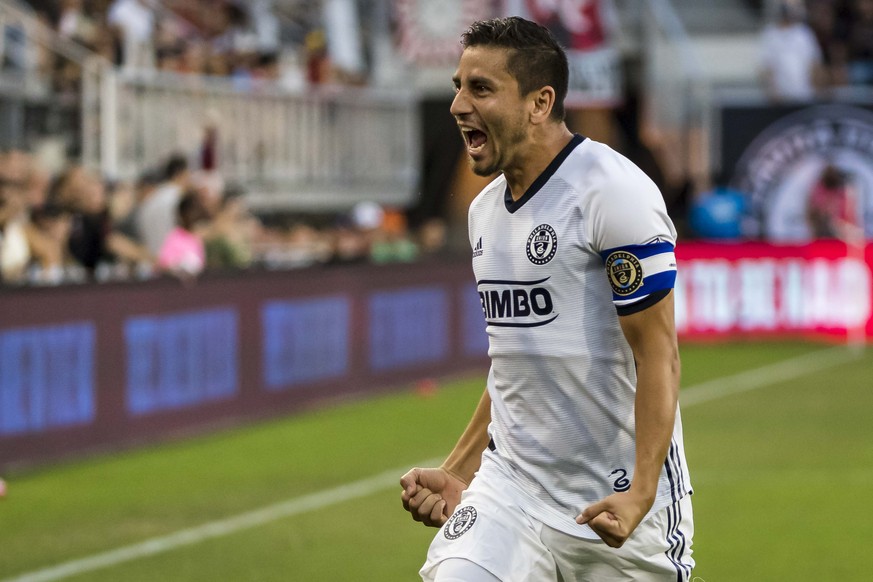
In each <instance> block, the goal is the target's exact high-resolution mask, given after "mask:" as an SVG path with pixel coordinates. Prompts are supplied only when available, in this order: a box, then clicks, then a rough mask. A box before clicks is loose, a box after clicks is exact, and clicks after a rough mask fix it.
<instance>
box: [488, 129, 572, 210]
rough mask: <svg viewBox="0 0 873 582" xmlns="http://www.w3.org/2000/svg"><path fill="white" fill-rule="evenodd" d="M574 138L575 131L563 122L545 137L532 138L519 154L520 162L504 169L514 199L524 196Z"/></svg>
mask: <svg viewBox="0 0 873 582" xmlns="http://www.w3.org/2000/svg"><path fill="white" fill-rule="evenodd" d="M572 139H573V133H572V132H571V131H570V130H569V129H567V126H566V125H564V124H563V123H562V124H561V125H560V126H556V127H555V128H554V129H550V130H549V131H548V132H546V133H545V135H544V136H543V137H541V138H538V137H534V138H532V139H531V140H530V143H529V144H528V145H527V146H526V147H525V149H524V151H523V152H522V153H521V154H520V155H519V158H520V159H519V163H517V164H515V165H513V167H511V168H506V169H504V170H503V175H504V176H505V177H506V184H507V185H508V186H509V192H510V193H511V195H512V200H513V201H516V200H518V199H519V198H521V197H522V196H524V193H525V192H527V190H528V188H530V187H531V184H533V183H534V181H535V180H536V179H537V178H538V177H539V176H540V174H542V173H543V171H544V170H545V169H546V168H547V167H549V164H551V163H552V160H554V159H555V157H556V156H557V155H558V154H559V153H561V150H563V149H564V148H565V147H567V144H568V143H570V140H572Z"/></svg>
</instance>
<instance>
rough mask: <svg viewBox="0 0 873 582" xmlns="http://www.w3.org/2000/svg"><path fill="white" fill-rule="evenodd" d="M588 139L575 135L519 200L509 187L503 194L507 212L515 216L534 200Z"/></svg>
mask: <svg viewBox="0 0 873 582" xmlns="http://www.w3.org/2000/svg"><path fill="white" fill-rule="evenodd" d="M586 139H587V138H586V137H585V136H582V135H579V134H578V133H575V134H573V139H571V140H570V143H568V144H567V145H565V146H564V149H562V150H561V151H560V152H558V155H557V156H555V159H554V160H552V161H551V163H550V164H549V165H548V166H546V169H545V170H543V173H542V174H540V175H539V176H537V179H536V180H534V182H533V184H531V185H530V188H528V189H527V192H525V193H524V195H523V196H522V197H521V198H519V199H518V200H513V199H512V193H511V192H510V191H509V185H507V186H506V191H505V192H504V193H503V202H504V204H506V210H507V211H509V213H510V214H514V213H515V211H516V210H518V209H519V208H521V207H522V206H524V205H525V204H526V203H527V201H528V200H530V199H531V198H533V195H534V194H536V193H537V192H539V191H540V188H542V187H543V186H545V184H546V182H548V181H549V179H550V178H551V177H552V175H554V173H555V172H557V171H558V168H560V167H561V164H563V163H564V160H566V159H567V156H569V155H570V152H572V151H573V150H574V149H576V146H577V145H579V144H580V143H582V142H583V141H585V140H586Z"/></svg>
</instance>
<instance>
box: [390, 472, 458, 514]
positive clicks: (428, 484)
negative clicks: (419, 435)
mask: <svg viewBox="0 0 873 582" xmlns="http://www.w3.org/2000/svg"><path fill="white" fill-rule="evenodd" d="M400 486H401V487H403V492H402V493H401V494H400V499H401V500H402V501H403V509H405V510H406V511H408V512H409V513H411V514H412V519H414V520H415V521H420V522H422V523H423V524H424V525H427V526H430V527H440V526H441V525H443V524H444V523H445V522H446V520H447V519H448V518H449V516H450V515H452V513H454V511H455V507H457V506H458V503H460V501H461V493H462V492H463V491H464V490H465V489H466V488H467V484H466V483H464V482H463V481H461V480H460V479H458V478H457V477H455V476H453V475H451V474H450V473H449V472H448V471H446V470H445V469H442V468H438V469H419V468H417V467H416V468H415V469H412V470H411V471H409V472H408V473H406V475H404V476H403V477H401V478H400Z"/></svg>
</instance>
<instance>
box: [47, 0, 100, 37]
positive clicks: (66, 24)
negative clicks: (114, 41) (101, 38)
mask: <svg viewBox="0 0 873 582" xmlns="http://www.w3.org/2000/svg"><path fill="white" fill-rule="evenodd" d="M57 29H58V34H60V35H61V36H62V37H64V38H68V39H70V40H73V41H76V42H78V43H80V44H84V45H92V44H93V42H94V41H95V40H96V38H97V34H98V25H97V23H96V22H95V21H94V20H93V19H92V18H91V16H90V15H89V14H88V13H87V12H86V11H85V7H84V2H83V1H82V0H61V13H60V17H59V18H58V25H57Z"/></svg>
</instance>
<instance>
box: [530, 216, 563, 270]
mask: <svg viewBox="0 0 873 582" xmlns="http://www.w3.org/2000/svg"><path fill="white" fill-rule="evenodd" d="M556 252H558V235H557V234H555V229H554V228H552V227H551V226H550V225H548V224H541V225H539V226H538V227H536V228H535V229H533V232H532V233H530V236H529V237H527V258H528V259H530V262H531V263H533V264H534V265H545V264H546V263H548V262H549V261H551V260H552V258H553V257H554V256H555V253H556Z"/></svg>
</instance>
